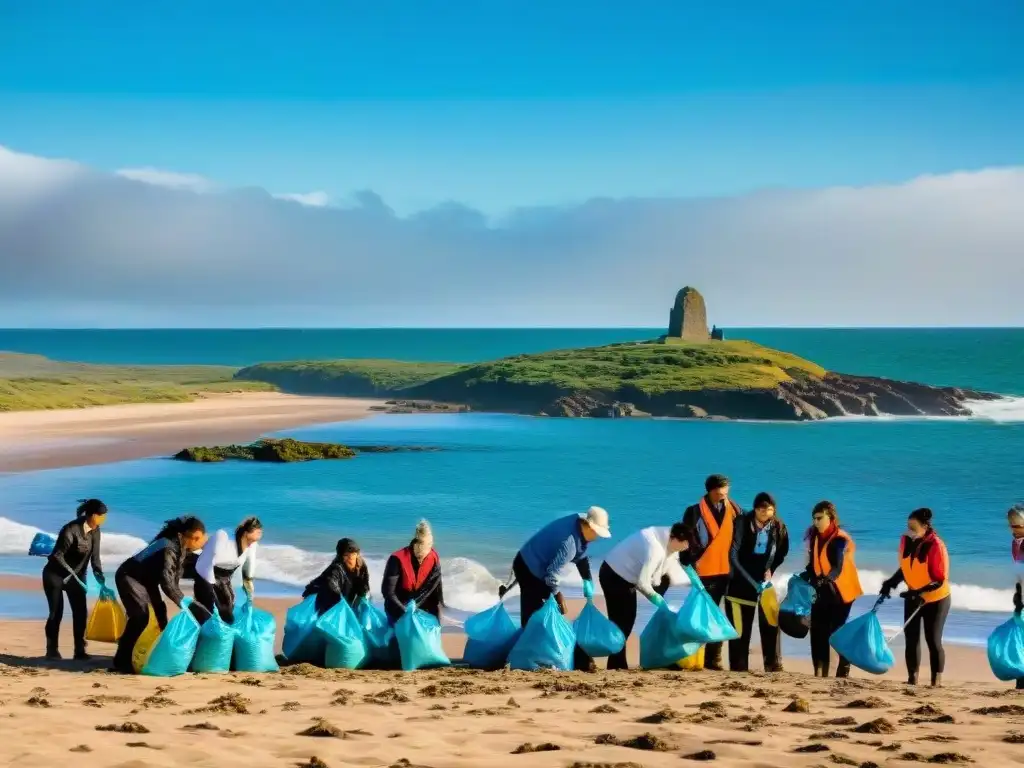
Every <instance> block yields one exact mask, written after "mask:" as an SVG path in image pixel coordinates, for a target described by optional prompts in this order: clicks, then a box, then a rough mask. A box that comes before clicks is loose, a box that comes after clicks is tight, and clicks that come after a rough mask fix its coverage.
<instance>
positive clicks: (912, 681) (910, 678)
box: [907, 669, 917, 685]
mask: <svg viewBox="0 0 1024 768" xmlns="http://www.w3.org/2000/svg"><path fill="white" fill-rule="evenodd" d="M907 685H917V670H916V669H915V670H914V671H913V672H911V673H910V674H908V675H907Z"/></svg>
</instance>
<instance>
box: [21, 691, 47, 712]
mask: <svg viewBox="0 0 1024 768" xmlns="http://www.w3.org/2000/svg"><path fill="white" fill-rule="evenodd" d="M25 704H26V705H28V706H30V707H39V708H41V709H49V708H50V706H51V704H50V700H49V699H48V698H46V696H44V695H42V694H38V693H37V694H36V695H35V696H30V697H29V698H28V699H27V700H26V701H25Z"/></svg>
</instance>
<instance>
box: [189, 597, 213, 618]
mask: <svg viewBox="0 0 1024 768" xmlns="http://www.w3.org/2000/svg"><path fill="white" fill-rule="evenodd" d="M188 611H189V613H191V614H192V616H193V617H194V618H195V620H196V621H198V622H199V623H200V624H203V623H205V622H206V621H207V620H209V618H210V617H211V616H212V615H213V614H211V613H210V612H209V611H208V610H206V606H205V605H203V604H201V603H199V602H198V601H196V600H193V601H192V602H191V603H189V604H188Z"/></svg>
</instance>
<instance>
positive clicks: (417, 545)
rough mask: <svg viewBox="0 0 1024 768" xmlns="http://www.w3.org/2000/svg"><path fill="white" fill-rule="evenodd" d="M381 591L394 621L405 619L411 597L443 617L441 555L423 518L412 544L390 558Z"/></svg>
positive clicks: (386, 610)
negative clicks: (403, 617) (435, 548)
mask: <svg viewBox="0 0 1024 768" xmlns="http://www.w3.org/2000/svg"><path fill="white" fill-rule="evenodd" d="M380 591H381V595H382V596H383V598H384V610H385V612H386V613H387V615H388V619H389V620H390V622H391V623H392V624H394V623H395V622H397V621H398V620H399V619H400V618H402V615H403V614H404V613H405V606H406V605H407V604H408V603H409V601H410V600H415V601H416V607H417V608H419V609H420V610H421V611H426V612H427V613H430V614H433V616H434V618H436V619H437V620H438V621H440V620H441V607H442V606H443V605H444V594H443V592H442V588H441V558H439V557H438V556H437V552H435V551H434V534H433V532H432V531H431V529H430V523H428V522H427V521H426V520H421V521H420V523H419V525H417V526H416V533H415V535H414V536H413V539H412V541H411V542H409V546H407V547H403V548H402V549H400V550H398V551H397V552H395V553H394V554H393V555H391V557H389V558H388V562H387V564H386V565H385V566H384V580H383V582H382V584H381V587H380Z"/></svg>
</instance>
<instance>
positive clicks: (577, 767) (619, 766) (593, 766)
mask: <svg viewBox="0 0 1024 768" xmlns="http://www.w3.org/2000/svg"><path fill="white" fill-rule="evenodd" d="M391 768H395V766H392V767H391ZM569 768H644V766H642V765H641V764H640V763H589V762H575V763H572V764H571V765H570V766H569Z"/></svg>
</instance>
